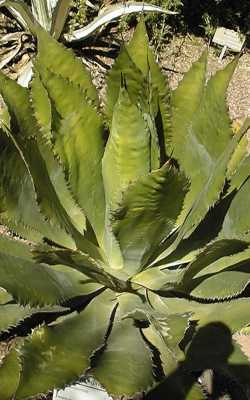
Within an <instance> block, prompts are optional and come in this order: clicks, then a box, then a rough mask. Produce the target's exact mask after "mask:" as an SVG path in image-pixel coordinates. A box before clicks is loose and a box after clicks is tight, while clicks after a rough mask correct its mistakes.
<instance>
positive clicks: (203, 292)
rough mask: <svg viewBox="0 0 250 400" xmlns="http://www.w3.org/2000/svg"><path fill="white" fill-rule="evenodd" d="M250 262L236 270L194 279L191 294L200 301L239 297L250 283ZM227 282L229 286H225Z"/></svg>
mask: <svg viewBox="0 0 250 400" xmlns="http://www.w3.org/2000/svg"><path fill="white" fill-rule="evenodd" d="M249 265H250V261H249V260H248V264H247V265H243V266H242V267H238V266H237V267H236V268H235V269H234V270H233V268H232V269H231V270H227V271H222V272H219V273H217V274H214V275H211V276H208V277H206V278H205V277H204V279H198V278H197V279H194V282H193V288H192V290H191V292H190V294H191V295H192V296H193V297H194V298H199V299H213V300H215V299H223V300H224V299H230V298H233V297H237V296H239V295H240V294H241V293H242V292H243V291H244V289H245V288H246V287H247V286H248V284H249V282H250V274H249V271H248V270H249ZM225 282H227V284H226V285H225Z"/></svg>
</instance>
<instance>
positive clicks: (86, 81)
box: [37, 30, 98, 103]
mask: <svg viewBox="0 0 250 400" xmlns="http://www.w3.org/2000/svg"><path fill="white" fill-rule="evenodd" d="M37 39H38V57H37V63H38V64H40V65H43V67H44V68H48V69H49V70H50V71H52V72H54V73H55V74H58V75H60V76H61V77H62V78H64V79H68V80H69V81H70V82H71V83H74V84H75V85H79V86H80V88H81V89H82V90H83V91H84V92H85V91H86V94H87V96H88V98H89V99H91V100H93V101H94V102H95V103H98V95H97V91H96V89H95V87H94V85H93V84H92V82H91V78H90V73H89V72H88V71H87V70H86V69H85V67H84V66H83V64H82V62H81V61H80V60H78V59H77V58H76V57H75V56H74V54H73V52H72V51H71V50H69V49H66V48H65V47H64V46H63V45H62V44H61V43H58V42H57V41H56V40H55V39H53V38H52V37H51V36H50V34H49V33H47V32H45V31H42V30H41V31H39V33H38V35H37Z"/></svg>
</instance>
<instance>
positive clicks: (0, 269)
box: [0, 237, 87, 306]
mask: <svg viewBox="0 0 250 400" xmlns="http://www.w3.org/2000/svg"><path fill="white" fill-rule="evenodd" d="M80 279H82V280H83V281H84V276H82V277H78V279H74V277H71V276H69V275H67V274H66V273H64V272H63V271H62V272H60V271H56V270H54V269H53V268H50V267H48V266H46V265H44V264H37V263H35V262H34V261H33V260H32V255H31V253H30V246H28V245H27V244H25V243H24V242H20V241H17V240H14V239H10V238H2V237H1V239H0V282H1V287H3V288H4V289H6V290H7V291H8V292H9V293H10V294H11V295H12V296H13V298H14V299H16V300H17V301H18V302H19V303H21V304H31V305H41V306H43V305H44V304H59V303H62V302H63V301H65V300H67V299H69V298H71V297H74V296H77V295H79V294H84V293H86V289H87V288H85V286H84V285H82V287H81V285H80Z"/></svg>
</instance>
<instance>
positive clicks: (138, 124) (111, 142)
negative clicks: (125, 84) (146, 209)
mask: <svg viewBox="0 0 250 400" xmlns="http://www.w3.org/2000/svg"><path fill="white" fill-rule="evenodd" d="M149 143H150V139H149V132H148V129H147V127H146V124H145V122H144V119H143V117H142V114H141V112H140V111H139V109H138V108H137V106H136V105H134V104H133V103H132V102H131V100H130V98H129V94H128V93H127V91H126V89H125V88H121V91H120V95H119V99H118V101H117V103H116V105H115V108H114V113H113V119H112V126H111V133H110V136H109V139H108V142H107V145H106V149H105V153H104V156H103V160H102V173H103V181H104V188H105V197H106V237H105V249H106V253H107V255H108V259H109V263H110V265H111V266H112V267H113V268H121V267H122V259H121V255H120V250H119V245H118V243H116V240H115V238H114V237H113V236H112V235H113V234H112V231H111V227H110V211H111V210H112V211H113V210H115V209H116V208H117V207H118V202H119V201H120V200H121V198H122V193H123V191H124V190H125V189H126V188H127V186H128V185H129V184H130V183H131V182H133V181H135V180H136V179H138V178H139V177H140V176H143V175H146V174H147V173H148V172H149V171H150V159H151V157H150V148H149Z"/></svg>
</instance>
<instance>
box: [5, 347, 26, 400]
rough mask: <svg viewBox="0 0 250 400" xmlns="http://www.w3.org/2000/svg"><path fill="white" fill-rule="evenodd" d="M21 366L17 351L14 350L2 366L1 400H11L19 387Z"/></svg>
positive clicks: (6, 357)
mask: <svg viewBox="0 0 250 400" xmlns="http://www.w3.org/2000/svg"><path fill="white" fill-rule="evenodd" d="M20 370H21V364H20V359H19V355H18V352H17V350H15V349H12V350H11V351H10V352H9V353H8V354H7V355H6V356H5V358H4V360H3V361H2V365H1V366H0V382H1V385H0V398H1V400H10V399H11V398H12V396H13V395H14V393H15V391H16V388H17V386H18V382H19V377H20Z"/></svg>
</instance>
